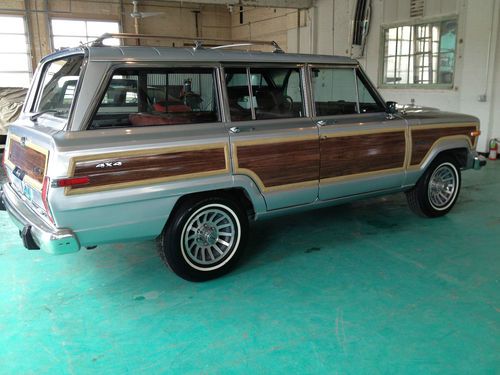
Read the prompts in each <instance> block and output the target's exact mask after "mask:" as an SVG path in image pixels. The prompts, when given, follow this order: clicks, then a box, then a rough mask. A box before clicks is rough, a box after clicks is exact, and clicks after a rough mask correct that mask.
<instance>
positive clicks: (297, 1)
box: [181, 0, 313, 9]
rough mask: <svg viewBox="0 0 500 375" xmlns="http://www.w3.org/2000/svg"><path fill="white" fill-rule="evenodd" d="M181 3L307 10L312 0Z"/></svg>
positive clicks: (196, 0)
mask: <svg viewBox="0 0 500 375" xmlns="http://www.w3.org/2000/svg"><path fill="white" fill-rule="evenodd" d="M181 2H183V3H197V4H215V5H234V6H246V7H266V8H291V9H308V8H311V7H312V6H313V0H181Z"/></svg>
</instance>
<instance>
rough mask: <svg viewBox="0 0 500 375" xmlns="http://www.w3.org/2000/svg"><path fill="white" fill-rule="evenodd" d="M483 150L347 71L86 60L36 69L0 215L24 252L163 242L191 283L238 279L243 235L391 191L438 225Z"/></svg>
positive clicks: (174, 51) (302, 63) (449, 119)
mask: <svg viewBox="0 0 500 375" xmlns="http://www.w3.org/2000/svg"><path fill="white" fill-rule="evenodd" d="M478 136H479V122H478V119H477V118H475V117H472V116H467V115H461V114H455V113H443V112H440V111H437V110H433V111H425V110H421V109H412V110H410V109H407V110H406V111H399V112H398V111H396V110H395V106H394V103H389V104H388V103H385V102H384V101H383V99H382V98H381V96H380V95H379V94H378V92H377V91H376V90H375V88H374V87H373V85H372V84H371V83H370V81H369V79H368V78H367V77H366V75H365V74H364V73H363V71H362V69H361V68H360V66H359V64H358V62H357V61H355V60H352V59H349V58H347V57H335V56H316V55H297V54H284V53H263V52H238V51H226V50H221V49H204V48H195V49H192V48H157V47H104V46H100V45H95V46H84V47H80V48H76V49H68V50H64V51H62V52H57V53H54V54H52V55H50V56H47V57H46V58H44V59H43V60H42V62H41V63H40V65H39V67H38V69H37V71H36V74H35V76H34V79H33V83H32V86H31V89H30V90H29V93H28V96H27V100H26V102H25V105H24V108H23V112H22V115H21V116H20V118H19V119H18V120H17V121H16V122H14V123H13V124H12V125H11V126H10V127H9V133H8V139H7V144H6V150H5V153H4V166H5V169H6V173H7V177H8V183H6V184H5V185H4V186H3V193H2V201H3V205H4V206H5V208H6V209H7V211H8V212H9V214H10V215H11V217H12V220H13V221H14V222H15V223H16V225H17V226H18V228H19V229H20V233H21V237H22V240H23V242H24V245H25V247H26V248H28V249H39V248H41V249H43V250H45V251H47V252H49V253H52V254H65V253H71V252H75V251H78V250H79V249H81V248H82V247H86V248H93V247H95V246H96V245H100V244H105V243H111V242H118V241H120V242H122V241H132V240H133V241H137V240H147V239H154V238H159V251H160V255H161V257H162V259H163V260H164V261H165V262H166V263H167V264H168V265H169V266H170V267H171V268H172V270H173V271H174V272H175V273H177V274H178V275H179V276H181V277H183V278H185V279H189V280H196V281H201V280H207V279H210V278H214V277H218V276H220V275H222V274H224V273H226V272H228V271H229V270H230V269H231V268H233V267H234V266H235V264H236V263H237V261H238V259H239V258H240V256H241V253H242V250H243V247H244V245H245V242H246V239H247V237H248V231H249V226H248V225H249V221H250V220H258V219H261V218H264V217H269V216H272V215H276V214H284V213H291V212H293V211H296V210H303V209H307V208H315V207H321V206H325V205H336V204H340V203H343V202H347V201H351V200H355V199H360V198H363V197H370V196H376V195H382V194H388V193H394V192H401V191H404V192H406V194H407V196H408V202H409V205H410V207H411V208H412V209H413V210H414V211H415V212H417V213H418V214H420V215H424V216H429V217H436V216H441V215H444V214H446V213H447V212H448V211H450V209H451V208H452V206H453V205H454V203H455V201H456V199H457V196H458V192H459V189H460V171H461V170H464V169H468V168H476V169H479V168H480V167H481V166H482V165H484V163H485V162H484V160H483V159H481V158H480V157H478V156H477V154H476V152H475V151H474V150H475V146H476V141H477V137H478Z"/></svg>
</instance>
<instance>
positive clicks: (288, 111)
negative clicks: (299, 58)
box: [225, 68, 304, 121]
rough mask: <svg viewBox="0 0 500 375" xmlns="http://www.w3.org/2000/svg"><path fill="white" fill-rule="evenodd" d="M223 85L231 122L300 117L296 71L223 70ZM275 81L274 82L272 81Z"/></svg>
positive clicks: (300, 98) (300, 109) (275, 69)
mask: <svg viewBox="0 0 500 375" xmlns="http://www.w3.org/2000/svg"><path fill="white" fill-rule="evenodd" d="M225 71H226V84H227V93H228V99H229V108H230V114H231V120H232V121H243V120H252V119H255V120H262V119H279V118H292V117H303V116H304V104H303V102H304V100H303V94H302V87H301V84H300V69H299V68H251V69H250V81H251V84H252V94H253V96H251V95H250V90H249V87H248V79H247V72H246V69H242V68H226V69H225ZM275 78H277V81H275V80H274V79H275Z"/></svg>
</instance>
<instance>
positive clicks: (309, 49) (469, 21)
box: [288, 0, 500, 151]
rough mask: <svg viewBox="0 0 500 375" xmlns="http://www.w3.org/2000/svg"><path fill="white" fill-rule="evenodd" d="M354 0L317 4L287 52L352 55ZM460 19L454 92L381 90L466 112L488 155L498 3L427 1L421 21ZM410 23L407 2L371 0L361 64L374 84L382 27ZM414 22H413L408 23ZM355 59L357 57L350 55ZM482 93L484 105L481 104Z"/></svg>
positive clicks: (498, 118)
mask: <svg viewBox="0 0 500 375" xmlns="http://www.w3.org/2000/svg"><path fill="white" fill-rule="evenodd" d="M355 4H356V2H355V0H317V1H316V4H315V7H313V8H311V9H310V10H309V11H308V12H309V15H310V18H311V22H310V24H308V25H306V26H305V27H302V28H300V29H299V30H297V29H294V30H289V31H288V47H289V48H288V50H289V51H290V52H295V51H297V48H295V46H296V41H297V36H298V37H299V38H300V40H301V42H300V43H299V44H300V48H299V49H298V50H299V51H300V52H304V53H324V54H332V53H333V54H337V55H354V53H353V51H351V43H350V41H351V30H352V19H353V12H354V8H355ZM450 15H456V16H458V22H459V30H458V35H457V38H458V40H459V44H458V53H457V62H456V71H455V86H454V87H453V89H448V90H437V89H420V88H418V89H415V88H413V89H409V88H406V89H405V88H397V89H381V90H380V91H381V93H382V94H383V96H384V97H385V98H386V99H387V100H395V101H398V102H399V103H403V104H407V103H410V102H411V100H412V99H413V100H414V101H415V103H416V104H417V105H423V106H430V107H438V108H440V109H442V110H449V111H456V112H462V113H469V114H472V115H475V116H478V117H479V118H480V120H481V124H482V125H481V130H482V132H483V134H482V135H481V137H480V139H479V143H478V149H479V150H480V151H486V149H487V142H488V140H489V139H490V138H492V137H500V38H499V34H500V27H499V16H500V0H426V1H425V8H424V15H423V17H420V18H419V20H423V21H425V20H428V19H435V18H440V17H445V16H450ZM409 20H410V0H372V17H371V24H370V33H369V36H368V41H367V46H366V47H367V50H366V54H365V56H364V57H363V58H360V59H359V60H360V62H361V64H362V65H363V66H364V67H365V69H366V71H367V73H368V75H369V76H370V78H371V79H372V80H373V81H374V82H375V83H376V84H378V80H379V67H380V55H381V51H380V39H381V28H382V26H383V25H391V24H394V23H398V22H404V21H409ZM412 20H415V19H412ZM354 57H356V56H355V55H354ZM484 94H486V101H485V102H483V101H479V97H480V95H484Z"/></svg>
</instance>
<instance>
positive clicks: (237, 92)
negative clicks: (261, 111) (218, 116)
mask: <svg viewBox="0 0 500 375" xmlns="http://www.w3.org/2000/svg"><path fill="white" fill-rule="evenodd" d="M225 74H226V90H227V98H228V101H229V113H230V116H231V121H247V120H252V105H253V106H254V107H255V105H256V103H255V102H254V103H252V99H253V100H254V101H255V97H251V96H250V90H249V87H248V76H247V71H246V69H245V68H226V69H225Z"/></svg>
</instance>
